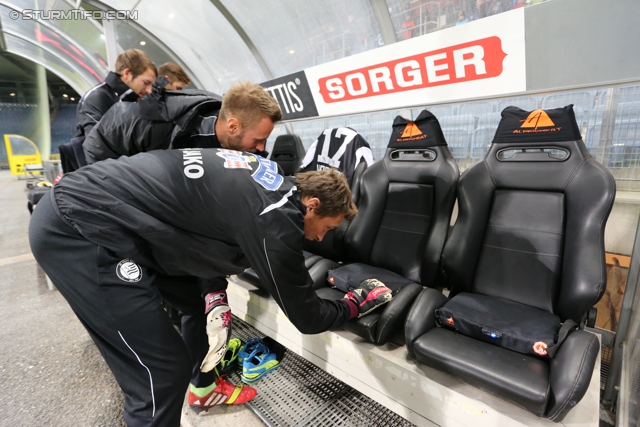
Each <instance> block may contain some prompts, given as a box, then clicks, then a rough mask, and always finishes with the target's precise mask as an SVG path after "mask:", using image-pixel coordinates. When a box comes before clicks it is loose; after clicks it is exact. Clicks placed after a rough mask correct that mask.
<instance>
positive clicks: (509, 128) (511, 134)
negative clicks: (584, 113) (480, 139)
mask: <svg viewBox="0 0 640 427" xmlns="http://www.w3.org/2000/svg"><path fill="white" fill-rule="evenodd" d="M580 139H582V136H581V135H580V128H578V123H577V122H576V116H575V114H574V112H573V104H569V105H567V106H566V107H562V108H552V109H548V110H543V109H537V110H533V111H525V110H523V109H521V108H518V107H507V108H505V109H504V110H502V119H500V123H499V124H498V129H497V130H496V134H495V136H494V138H493V143H494V144H501V143H508V144H513V143H521V142H525V143H532V142H561V141H578V140H580Z"/></svg>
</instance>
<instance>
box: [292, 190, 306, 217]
mask: <svg viewBox="0 0 640 427" xmlns="http://www.w3.org/2000/svg"><path fill="white" fill-rule="evenodd" d="M293 204H294V205H296V207H297V208H298V209H300V212H302V215H303V216H304V215H306V214H307V206H306V205H305V204H304V203H302V193H300V192H299V191H296V192H295V193H293Z"/></svg>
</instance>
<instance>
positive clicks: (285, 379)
mask: <svg viewBox="0 0 640 427" xmlns="http://www.w3.org/2000/svg"><path fill="white" fill-rule="evenodd" d="M232 336H234V337H236V338H240V339H241V340H242V341H243V342H246V341H247V340H249V339H250V338H255V337H261V338H262V337H264V336H265V335H264V334H263V333H261V332H260V331H258V330H257V329H255V328H253V327H252V326H251V325H249V324H247V323H246V322H244V321H242V320H240V319H238V318H237V317H235V316H234V317H233V330H232ZM230 380H231V382H233V383H235V384H239V383H240V382H241V381H240V374H239V372H235V373H233V374H232V375H231V377H230ZM251 386H252V387H254V388H255V389H256V390H257V391H258V396H257V397H256V398H255V399H253V400H252V401H251V402H249V403H247V405H248V406H249V407H250V408H251V409H252V410H253V411H254V412H255V413H256V414H257V415H258V416H259V417H260V418H261V419H262V420H263V421H264V422H265V424H267V425H268V426H271V427H294V426H295V427H303V426H322V427H327V426H339V427H369V426H380V427H385V426H389V427H404V426H407V427H409V426H413V424H411V423H410V422H409V421H407V420H406V419H404V418H402V417H401V416H399V415H397V414H396V413H395V412H393V411H390V410H388V409H387V408H385V407H384V406H382V405H380V404H378V403H377V402H375V401H373V400H372V399H370V398H368V397H367V396H365V395H363V394H362V393H360V392H358V391H357V390H355V389H353V388H352V387H350V386H348V385H347V384H345V383H343V382H342V381H340V380H338V379H337V378H335V377H333V376H332V375H330V374H328V373H327V372H325V371H323V370H322V369H320V368H318V367H317V366H315V365H314V364H312V363H311V362H309V361H307V360H306V359H304V358H302V357H300V356H298V355H297V354H295V353H293V352H291V351H289V350H286V351H285V355H284V357H283V360H282V361H281V363H280V367H279V368H277V369H276V370H274V371H272V372H270V373H269V374H267V375H266V376H265V377H264V378H262V379H261V380H260V381H258V382H256V383H255V384H251Z"/></svg>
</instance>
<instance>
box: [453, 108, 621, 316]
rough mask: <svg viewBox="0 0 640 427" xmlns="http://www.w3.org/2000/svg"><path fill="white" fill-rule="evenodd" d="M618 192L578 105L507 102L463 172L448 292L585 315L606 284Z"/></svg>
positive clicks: (549, 310) (570, 314) (567, 314)
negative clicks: (479, 157)
mask: <svg viewBox="0 0 640 427" xmlns="http://www.w3.org/2000/svg"><path fill="white" fill-rule="evenodd" d="M614 196H615V181H614V180H613V177H612V176H611V174H610V173H609V171H608V170H607V169H605V168H604V167H603V166H602V165H600V164H599V163H598V162H596V161H595V160H594V159H593V158H592V157H591V156H590V155H589V152H588V151H587V150H586V148H585V146H584V143H583V142H582V140H581V136H580V131H579V129H578V126H577V124H576V121H575V116H574V113H573V109H572V106H571V105H569V106H567V107H564V108H558V109H553V110H546V111H545V110H534V111H532V112H528V111H524V110H521V109H519V108H516V107H507V108H506V109H505V110H504V111H503V112H502V120H501V122H500V124H499V126H498V129H497V131H496V135H495V137H494V140H493V143H492V145H491V148H490V149H489V152H488V153H487V155H486V157H485V158H484V160H483V161H481V162H479V163H477V164H475V165H473V166H471V167H470V168H469V169H467V170H466V171H465V173H463V174H462V176H461V178H460V183H459V186H458V219H457V221H456V224H455V225H454V227H453V230H452V232H451V236H450V237H449V240H448V241H447V245H446V247H445V250H444V254H443V267H444V270H445V273H446V275H447V279H448V281H449V285H450V286H451V287H452V291H451V296H453V295H455V294H457V293H459V292H474V293H479V294H483V295H490V296H496V297H501V298H506V299H509V300H512V301H516V302H519V303H522V304H526V305H530V306H533V307H537V308H540V309H543V310H546V311H548V312H551V313H554V314H557V315H559V316H560V317H561V318H562V319H563V320H564V319H567V318H571V319H573V320H575V321H579V320H580V317H581V316H582V315H583V314H584V313H585V312H586V311H587V310H588V309H589V308H590V307H591V306H593V305H594V304H595V303H596V302H597V301H598V300H599V299H600V297H601V296H602V293H603V292H604V286H605V278H606V270H605V264H604V227H605V223H606V219H607V217H608V215H609V212H610V210H611V207H612V204H613V199H614Z"/></svg>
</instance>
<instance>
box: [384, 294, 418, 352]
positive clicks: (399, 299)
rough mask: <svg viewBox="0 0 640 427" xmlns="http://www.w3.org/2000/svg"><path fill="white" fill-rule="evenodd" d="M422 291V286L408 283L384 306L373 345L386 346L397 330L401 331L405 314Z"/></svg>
mask: <svg viewBox="0 0 640 427" xmlns="http://www.w3.org/2000/svg"><path fill="white" fill-rule="evenodd" d="M422 289H423V287H422V285H418V284H417V283H410V284H408V285H406V286H404V287H403V288H402V289H400V290H399V291H398V293H397V294H396V295H395V296H394V297H393V299H392V300H391V301H389V302H388V303H387V304H386V305H385V306H384V308H383V311H382V313H381V314H380V319H379V320H378V327H377V331H376V340H375V342H374V344H376V345H382V344H386V343H387V342H388V341H389V340H390V339H391V338H392V337H393V335H394V334H395V333H396V332H398V330H402V326H403V325H404V321H405V319H406V318H407V313H408V312H409V310H410V309H411V305H412V304H413V302H414V301H415V299H416V298H417V297H418V295H420V292H421V291H422Z"/></svg>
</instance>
